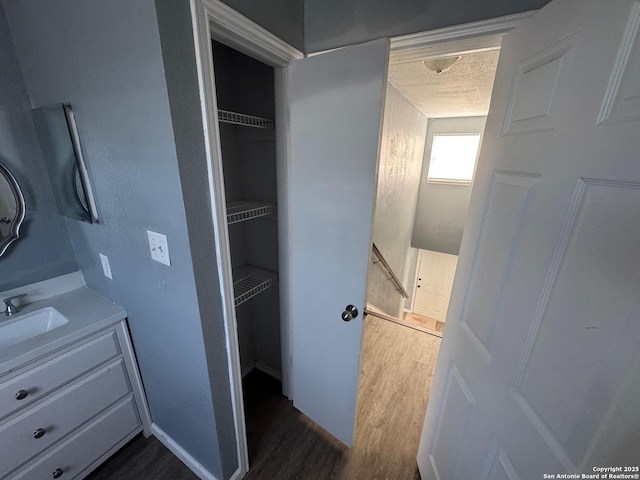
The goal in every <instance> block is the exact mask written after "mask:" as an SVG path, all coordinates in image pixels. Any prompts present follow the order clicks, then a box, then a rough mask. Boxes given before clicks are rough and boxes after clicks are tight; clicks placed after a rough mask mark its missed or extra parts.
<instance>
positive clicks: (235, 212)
mask: <svg viewBox="0 0 640 480" xmlns="http://www.w3.org/2000/svg"><path fill="white" fill-rule="evenodd" d="M274 213H276V206H275V205H271V204H268V203H259V202H245V201H238V202H229V203H227V224H228V225H232V224H234V223H239V222H244V221H246V220H251V219H253V218H259V217H264V216H267V215H272V214H274Z"/></svg>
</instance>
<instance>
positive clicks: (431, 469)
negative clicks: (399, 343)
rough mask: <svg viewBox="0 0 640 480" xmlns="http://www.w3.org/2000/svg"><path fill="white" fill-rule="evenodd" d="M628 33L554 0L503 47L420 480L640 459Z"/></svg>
mask: <svg viewBox="0 0 640 480" xmlns="http://www.w3.org/2000/svg"><path fill="white" fill-rule="evenodd" d="M639 26H640V2H639V1H638V0H611V1H601V0H553V1H552V2H551V3H549V4H548V5H547V6H545V7H544V8H543V9H542V10H540V11H539V12H538V13H536V14H535V15H534V16H532V17H530V18H529V19H528V20H527V21H526V22H525V23H524V24H522V25H521V26H519V27H518V28H516V29H515V30H514V31H513V32H511V33H510V34H509V35H508V36H507V37H506V38H505V39H504V41H503V48H502V51H501V54H500V62H499V65H498V72H497V76H496V80H495V86H494V90H493V91H494V93H493V98H492V101H491V108H490V112H489V117H488V120H487V127H486V130H485V135H484V141H483V144H482V152H481V154H480V159H479V163H478V170H477V175H476V179H475V182H474V189H473V194H472V200H471V206H470V213H469V221H468V222H467V225H466V227H465V233H464V239H463V242H462V248H461V253H460V257H459V261H458V269H457V272H456V277H455V282H454V287H453V292H452V298H451V304H450V306H449V313H448V317H447V327H446V328H445V334H444V336H443V342H442V347H441V349H440V356H439V359H438V365H437V369H436V373H435V378H434V382H433V389H432V394H431V398H430V399H429V405H428V409H427V414H426V418H425V423H424V429H423V434H422V439H421V443H420V449H419V453H418V464H419V467H420V471H421V473H422V478H423V480H427V479H436V478H437V479H443V480H445V479H446V480H454V479H462V480H467V479H472V478H474V479H480V480H486V479H522V480H526V479H541V478H543V475H544V474H545V473H547V474H558V473H571V474H582V473H586V474H590V473H593V468H594V467H608V466H618V467H624V466H630V467H632V468H637V466H638V464H639V463H640V341H639V340H640V122H639V121H638V120H640V35H639ZM636 473H638V472H637V470H636V471H635V472H631V474H636Z"/></svg>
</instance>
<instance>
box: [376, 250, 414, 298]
mask: <svg viewBox="0 0 640 480" xmlns="http://www.w3.org/2000/svg"><path fill="white" fill-rule="evenodd" d="M371 252H372V253H373V256H374V257H376V258H377V259H378V261H377V262H375V261H374V262H373V263H374V264H376V263H379V264H380V265H382V268H384V269H385V271H386V272H387V273H388V274H389V275H390V276H389V278H388V279H387V280H393V283H394V284H395V287H396V288H397V289H398V291H399V292H400V293H401V294H402V296H403V297H404V298H409V294H408V293H407V291H406V290H405V289H404V287H403V286H402V282H401V281H400V280H399V279H398V277H397V276H396V274H395V273H393V269H392V268H391V265H389V263H388V262H387V261H386V260H385V259H384V257H383V256H382V253H381V252H380V250H378V247H376V244H375V243H372V244H371Z"/></svg>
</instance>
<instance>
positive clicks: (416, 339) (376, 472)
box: [88, 316, 440, 480]
mask: <svg viewBox="0 0 640 480" xmlns="http://www.w3.org/2000/svg"><path fill="white" fill-rule="evenodd" d="M439 347H440V339H439V338H437V337H434V336H432V335H428V334H425V333H423V332H420V331H417V330H415V329H411V328H407V327H405V326H402V325H399V324H396V323H392V322H389V321H386V320H383V319H379V318H376V317H373V316H367V317H366V320H365V328H364V335H363V350H362V359H361V375H360V387H359V395H358V412H357V425H356V432H355V439H354V445H353V448H351V449H347V448H346V447H345V446H344V445H342V444H341V443H340V442H338V441H337V440H335V439H334V438H332V437H331V436H330V435H329V434H327V433H326V432H325V431H324V430H323V429H322V428H321V427H319V426H318V425H316V424H315V423H314V422H313V421H311V420H310V419H308V418H307V417H306V416H305V415H303V414H302V413H300V412H299V411H297V410H296V409H295V408H293V406H292V405H291V402H289V401H288V400H287V399H286V398H285V397H283V396H282V395H281V394H280V382H278V381H277V380H275V379H273V378H271V377H269V376H267V375H266V374H264V373H262V372H260V371H257V370H254V371H253V372H251V373H250V374H249V375H248V376H247V377H246V378H245V382H244V383H245V385H244V393H245V412H246V421H247V432H248V438H249V458H250V465H251V468H250V471H249V473H248V475H247V476H246V477H245V478H246V479H247V480H272V479H277V480H289V479H291V480H294V479H300V480H314V479H318V480H320V479H322V480H325V479H335V480H360V479H362V480H365V479H366V480H378V479H380V480H385V479H389V480H416V479H419V478H420V476H419V474H418V471H417V467H416V461H415V458H416V453H417V449H418V441H419V439H420V433H421V429H422V422H423V419H424V413H425V407H426V402H427V399H428V397H429V392H430V389H431V380H432V376H433V371H434V368H435V363H436V358H437V354H438V349H439ZM167 457H169V458H167ZM175 462H177V464H176V463H175ZM180 467H182V468H180ZM88 478H89V479H91V480H98V479H107V478H108V479H122V480H129V479H131V480H133V479H135V480H150V479H154V480H164V479H166V480H187V479H189V480H191V479H195V478H196V477H195V476H194V475H193V474H192V473H191V472H190V471H189V470H188V469H187V468H186V467H184V466H183V465H182V464H181V463H180V461H179V460H177V459H176V458H175V457H173V456H172V455H171V453H169V452H168V451H167V450H166V449H164V447H163V446H162V445H161V444H159V442H158V441H157V440H155V439H148V440H145V439H142V438H139V439H136V440H134V441H133V442H132V443H131V444H129V445H128V446H127V447H125V448H124V449H123V450H121V451H120V452H119V453H118V454H117V455H115V456H114V457H112V459H110V460H109V461H108V462H107V463H105V464H104V465H103V466H102V467H101V468H100V469H99V470H98V471H96V472H95V473H94V474H92V475H91V476H89V477H88Z"/></svg>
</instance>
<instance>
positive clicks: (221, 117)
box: [218, 109, 276, 130]
mask: <svg viewBox="0 0 640 480" xmlns="http://www.w3.org/2000/svg"><path fill="white" fill-rule="evenodd" d="M218 121H220V122H222V123H232V124H234V125H243V126H245V127H256V128H267V129H271V130H273V129H275V128H276V122H275V121H274V120H271V119H269V118H263V117H255V116H253V115H246V114H244V113H238V112H231V111H229V110H220V109H218Z"/></svg>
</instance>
